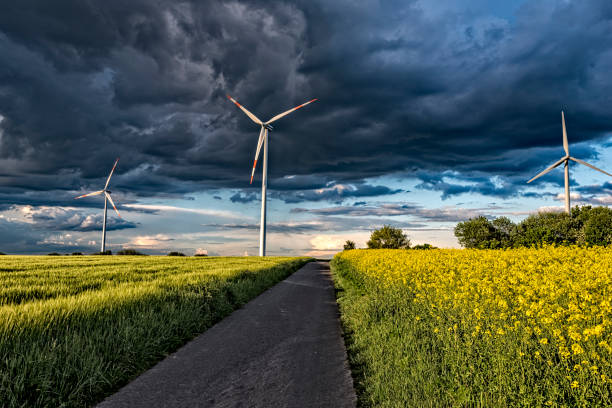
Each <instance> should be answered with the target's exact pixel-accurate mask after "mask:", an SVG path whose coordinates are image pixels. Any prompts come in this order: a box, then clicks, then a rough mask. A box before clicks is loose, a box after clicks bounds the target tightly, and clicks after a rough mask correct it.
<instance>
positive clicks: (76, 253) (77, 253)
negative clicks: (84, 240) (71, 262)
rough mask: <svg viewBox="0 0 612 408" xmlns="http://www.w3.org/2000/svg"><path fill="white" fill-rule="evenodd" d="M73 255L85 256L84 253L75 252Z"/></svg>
mask: <svg viewBox="0 0 612 408" xmlns="http://www.w3.org/2000/svg"><path fill="white" fill-rule="evenodd" d="M72 255H83V253H82V252H73V253H72Z"/></svg>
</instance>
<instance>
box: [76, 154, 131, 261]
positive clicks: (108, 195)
mask: <svg viewBox="0 0 612 408" xmlns="http://www.w3.org/2000/svg"><path fill="white" fill-rule="evenodd" d="M118 162H119V159H117V160H115V164H114V165H113V168H112V169H111V172H110V174H109V175H108V178H107V179H106V184H105V185H104V188H103V189H102V190H100V191H94V192H93V193H88V194H83V195H82V196H78V197H75V200H76V199H78V198H83V197H90V196H95V195H100V194H103V195H104V221H103V222H102V245H101V247H100V252H104V251H105V250H106V213H107V207H108V202H110V203H111V204H112V206H113V208H114V209H115V212H116V213H117V215H118V216H119V218H121V214H119V211H117V207H115V203H114V202H113V199H112V198H111V191H110V190H109V189H108V185H109V183H110V179H111V177H112V175H113V172H114V171H115V167H117V163H118Z"/></svg>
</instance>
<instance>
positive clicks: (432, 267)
mask: <svg viewBox="0 0 612 408" xmlns="http://www.w3.org/2000/svg"><path fill="white" fill-rule="evenodd" d="M332 268H333V271H334V276H335V280H336V285H337V286H338V287H339V289H340V292H339V295H338V297H339V303H340V308H341V314H342V322H343V325H344V328H345V331H346V334H347V346H348V351H349V359H350V362H351V367H352V369H353V373H354V376H355V384H356V387H357V391H358V396H359V402H360V404H361V405H362V406H389V407H391V406H393V407H395V406H397V407H400V406H401V407H403V406H415V407H416V406H418V407H425V406H431V407H441V406H483V407H495V406H499V407H502V406H556V407H560V406H562V407H596V406H602V407H603V406H607V407H609V406H612V354H611V353H612V348H611V346H612V306H611V304H612V248H608V249H606V248H588V249H587V248H569V247H560V248H543V249H516V250H507V251H504V250H429V251H416V250H352V251H345V252H342V253H340V254H338V255H337V256H336V257H335V258H334V260H333V262H332Z"/></svg>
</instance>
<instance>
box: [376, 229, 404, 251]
mask: <svg viewBox="0 0 612 408" xmlns="http://www.w3.org/2000/svg"><path fill="white" fill-rule="evenodd" d="M368 248H369V249H383V248H385V249H407V248H410V240H409V239H408V237H407V236H406V234H404V232H403V231H402V230H401V229H399V228H393V227H392V226H390V225H385V226H384V227H382V228H379V229H377V230H374V232H372V235H370V240H369V241H368Z"/></svg>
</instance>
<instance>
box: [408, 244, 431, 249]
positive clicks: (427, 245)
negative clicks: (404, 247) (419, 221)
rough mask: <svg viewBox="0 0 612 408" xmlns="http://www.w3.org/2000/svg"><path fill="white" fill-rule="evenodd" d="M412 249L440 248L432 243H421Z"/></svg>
mask: <svg viewBox="0 0 612 408" xmlns="http://www.w3.org/2000/svg"><path fill="white" fill-rule="evenodd" d="M410 249H438V248H437V247H435V246H433V245H431V244H420V245H415V246H413V247H412V248H410Z"/></svg>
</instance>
